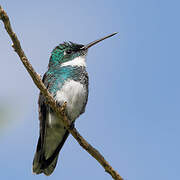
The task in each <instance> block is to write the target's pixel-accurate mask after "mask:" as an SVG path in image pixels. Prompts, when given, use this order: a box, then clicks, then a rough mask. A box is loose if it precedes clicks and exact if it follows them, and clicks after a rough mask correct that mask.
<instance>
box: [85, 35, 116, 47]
mask: <svg viewBox="0 0 180 180" xmlns="http://www.w3.org/2000/svg"><path fill="white" fill-rule="evenodd" d="M115 34H117V32H115V33H112V34H110V35H108V36H105V37H103V38H101V39H97V40H95V41H93V42H90V43H89V44H86V45H84V46H83V47H82V49H88V48H90V47H91V46H94V45H95V44H97V43H99V42H101V41H103V40H105V39H107V38H110V37H112V36H114V35H115Z"/></svg>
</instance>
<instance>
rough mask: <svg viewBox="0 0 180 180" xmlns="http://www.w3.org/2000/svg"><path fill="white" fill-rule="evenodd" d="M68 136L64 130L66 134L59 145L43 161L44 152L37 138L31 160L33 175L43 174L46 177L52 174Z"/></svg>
mask: <svg viewBox="0 0 180 180" xmlns="http://www.w3.org/2000/svg"><path fill="white" fill-rule="evenodd" d="M68 135H69V132H68V131H67V130H66V133H65V135H64V137H63V139H62V141H61V142H60V143H59V145H58V146H57V148H56V149H55V151H54V152H53V154H52V155H51V156H50V157H49V158H48V159H45V157H44V152H43V151H42V149H41V139H40V137H39V140H38V145H37V150H36V154H35V157H34V160H33V173H35V174H40V173H44V174H45V175H46V176H49V175H51V174H52V172H53V171H54V169H55V167H56V164H57V160H58V156H59V151H60V150H61V148H62V146H63V145H64V143H65V141H66V139H67V137H68Z"/></svg>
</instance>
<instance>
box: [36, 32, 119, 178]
mask: <svg viewBox="0 0 180 180" xmlns="http://www.w3.org/2000/svg"><path fill="white" fill-rule="evenodd" d="M115 34H116V33H113V34H110V35H108V36H105V37H103V38H101V39H98V40H96V41H93V42H91V43H89V44H87V45H82V44H76V43H73V42H64V43H63V44H60V45H58V46H57V47H56V48H55V49H54V50H53V51H52V54H51V57H50V61H49V65H48V71H47V72H46V73H45V74H44V76H43V82H44V85H45V86H46V88H47V89H48V91H49V92H50V93H51V94H52V96H53V97H54V99H55V100H56V102H57V104H58V105H59V106H61V105H62V104H63V103H64V102H67V106H66V114H67V117H68V119H69V120H70V121H71V122H72V124H73V123H74V122H75V120H76V118H78V117H79V115H80V114H82V113H83V112H84V111H85V106H86V103H87V99H88V74H87V72H86V55H87V51H88V49H89V48H90V47H91V46H93V45H95V44H96V43H98V42H100V41H102V40H104V39H106V38H109V37H111V36H113V35H115ZM38 103H39V120H40V136H39V140H38V145H37V149H36V153H35V157H34V161H33V172H34V173H36V174H40V173H44V174H45V175H47V176H48V175H50V174H51V173H52V172H53V171H54V169H55V167H56V163H57V159H58V155H59V152H60V150H61V148H62V146H63V145H64V143H65V141H66V139H67V137H68V135H69V132H68V130H67V129H66V128H65V127H64V124H63V122H62V119H60V118H58V116H57V115H56V113H55V112H54V111H53V109H52V108H51V107H50V106H49V105H48V104H47V103H46V99H45V98H44V96H43V95H42V94H41V93H40V95H39V102H38Z"/></svg>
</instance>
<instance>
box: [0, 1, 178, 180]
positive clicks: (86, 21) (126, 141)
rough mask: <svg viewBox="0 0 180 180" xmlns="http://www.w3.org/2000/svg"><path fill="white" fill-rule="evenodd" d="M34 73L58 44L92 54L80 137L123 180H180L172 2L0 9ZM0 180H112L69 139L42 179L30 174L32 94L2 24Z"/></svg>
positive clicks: (20, 4)
mask: <svg viewBox="0 0 180 180" xmlns="http://www.w3.org/2000/svg"><path fill="white" fill-rule="evenodd" d="M0 4H1V5H2V6H3V8H4V9H5V10H6V11H7V12H8V14H9V16H10V19H11V22H12V26H13V29H14V30H15V32H16V33H17V35H18V37H19V39H20V41H21V43H22V47H23V48H24V51H25V53H26V55H27V57H28V58H29V60H30V62H31V63H32V65H33V67H34V68H35V70H36V71H37V72H38V73H39V74H43V73H44V72H45V71H46V70H47V64H48V60H49V56H50V53H51V51H52V49H53V48H54V47H55V46H56V45H58V44H59V43H61V42H62V41H65V40H71V41H73V42H77V43H82V44H86V43H88V42H90V41H92V40H95V39H97V38H100V37H103V36H104V35H107V34H109V33H112V32H116V31H118V32H119V33H118V34H117V35H116V36H114V37H112V38H110V39H107V40H105V41H103V42H102V43H100V44H98V45H96V46H95V47H92V48H91V49H90V50H89V53H88V57H87V65H88V69H87V70H88V73H89V76H90V94H89V101H88V105H87V108H86V112H85V113H84V114H83V115H82V116H81V117H80V118H79V119H78V120H77V122H76V127H77V129H78V130H79V131H80V133H81V134H82V135H83V136H84V137H85V138H86V139H87V140H88V141H89V142H90V143H91V144H92V145H93V146H95V147H96V148H97V149H98V150H99V151H100V152H101V153H102V154H103V155H104V156H105V157H106V159H107V160H108V161H109V162H110V164H111V165H112V166H113V167H114V169H115V170H117V171H118V172H119V173H120V175H121V176H122V177H123V178H124V179H125V180H131V179H132V180H151V179H163V180H169V179H180V166H179V162H180V155H179V152H180V143H179V136H180V131H179V129H180V112H179V108H180V83H179V77H180V71H179V67H180V55H179V42H180V35H179V32H180V25H179V16H180V13H179V6H180V3H179V1H175V0H173V1H166V0H164V1H162V0H156V1H155V0H152V1H142V0H134V1H133V0H127V1H122V0H112V1H105V0H104V1H102V0H99V1H95V0H92V1H81V0H77V1H72V0H71V1H70V0H69V1H65V0H62V1H57V0H54V1H52V2H50V1H22V0H21V1H20V0H17V1H12V2H11V1H9V2H8V1H0ZM0 58H1V61H0V67H1V70H0V77H1V88H0V123H1V128H0V147H1V148H0V159H1V161H0V169H1V179H4V180H9V179H12V178H14V179H19V178H21V179H26V180H36V179H38V180H41V179H42V180H44V179H45V180H46V179H52V180H59V179H74V178H75V179H79V180H81V179H87V180H90V179H104V180H108V179H109V180H110V179H111V177H110V176H109V175H108V174H106V173H105V172H104V170H103V168H102V167H101V166H100V165H99V164H98V163H97V162H96V161H95V160H94V159H93V158H92V157H91V156H90V155H89V154H88V153H86V152H85V151H84V150H83V149H82V148H81V147H80V146H79V145H78V143H77V142H76V141H75V140H74V139H73V138H72V137H71V136H70V137H69V138H68V140H67V142H66V143H65V145H64V147H63V149H62V151H61V153H60V156H59V161H58V164H57V167H56V169H55V171H54V173H53V175H52V176H50V177H45V176H44V175H38V176H37V175H33V174H32V172H31V166H32V160H33V156H34V152H35V149H36V143H37V139H38V134H39V126H38V125H39V124H38V123H39V122H38V108H37V99H38V94H39V91H38V89H37V88H36V87H35V85H34V84H33V82H32V80H31V78H30V77H29V75H28V74H27V72H26V71H25V69H24V67H23V65H22V64H21V62H20V61H19V58H18V57H17V55H16V54H15V52H13V50H12V48H11V41H10V39H9V37H8V35H7V33H6V32H5V30H4V29H3V24H2V23H0Z"/></svg>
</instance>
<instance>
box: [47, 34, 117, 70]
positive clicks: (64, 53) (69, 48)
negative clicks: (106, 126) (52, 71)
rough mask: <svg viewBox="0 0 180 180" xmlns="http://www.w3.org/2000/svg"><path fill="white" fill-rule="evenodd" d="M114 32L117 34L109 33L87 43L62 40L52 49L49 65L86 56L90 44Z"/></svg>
mask: <svg viewBox="0 0 180 180" xmlns="http://www.w3.org/2000/svg"><path fill="white" fill-rule="evenodd" d="M115 34H117V33H113V34H110V35H108V36H105V37H103V38H101V39H98V40H95V41H93V42H91V43H89V44H87V45H82V44H76V43H73V42H71V41H70V42H64V43H63V44H59V45H58V46H56V47H55V48H54V50H53V51H52V53H51V57H50V61H49V67H50V66H56V65H61V64H63V63H66V62H68V61H72V60H74V59H75V58H77V57H80V56H86V55H87V51H88V49H89V48H90V47H91V46H93V45H95V44H97V43H99V42H100V41H102V40H104V39H107V38H109V37H111V36H114V35H115Z"/></svg>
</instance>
